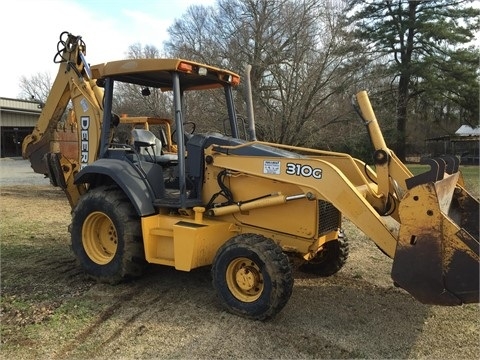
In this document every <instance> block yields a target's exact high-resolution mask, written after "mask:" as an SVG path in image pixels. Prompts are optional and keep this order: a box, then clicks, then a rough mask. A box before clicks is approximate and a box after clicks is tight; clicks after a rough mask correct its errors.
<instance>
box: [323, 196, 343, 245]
mask: <svg viewBox="0 0 480 360" xmlns="http://www.w3.org/2000/svg"><path fill="white" fill-rule="evenodd" d="M339 227H340V211H338V210H337V208H336V207H335V206H333V205H332V204H331V203H329V202H328V201H324V200H319V201H318V236H322V235H324V234H326V233H329V232H330V231H335V230H337V229H338V228H339Z"/></svg>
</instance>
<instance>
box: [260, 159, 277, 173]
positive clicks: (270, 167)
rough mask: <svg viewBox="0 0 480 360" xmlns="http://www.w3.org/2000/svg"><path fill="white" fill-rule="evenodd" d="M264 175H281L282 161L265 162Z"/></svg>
mask: <svg viewBox="0 0 480 360" xmlns="http://www.w3.org/2000/svg"><path fill="white" fill-rule="evenodd" d="M263 173H264V174H274V175H280V161H277V160H265V161H264V162H263Z"/></svg>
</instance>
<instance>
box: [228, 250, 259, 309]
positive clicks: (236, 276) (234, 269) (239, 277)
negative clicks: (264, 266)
mask: <svg viewBox="0 0 480 360" xmlns="http://www.w3.org/2000/svg"><path fill="white" fill-rule="evenodd" d="M226 280H227V285H228V288H229V290H230V291H231V293H232V294H233V295H234V296H235V297H236V298H237V299H238V300H241V301H244V302H253V301H255V300H257V299H258V298H259V297H260V295H261V294H262V291H263V287H264V283H263V276H262V272H261V270H260V268H259V266H258V265H257V264H256V263H255V262H254V261H252V260H250V259H247V258H237V259H234V260H233V261H232V262H231V263H230V264H229V266H228V268H227V273H226Z"/></svg>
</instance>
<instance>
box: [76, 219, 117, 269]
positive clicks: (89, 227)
mask: <svg viewBox="0 0 480 360" xmlns="http://www.w3.org/2000/svg"><path fill="white" fill-rule="evenodd" d="M82 243H83V248H84V249H85V252H86V253H87V255H88V257H89V258H90V260H92V261H93V262H95V263H97V264H99V265H105V264H108V263H109V262H110V261H111V260H112V259H113V257H114V256H115V254H116V252H117V247H118V236H117V231H116V229H115V225H114V224H113V222H112V220H111V219H110V218H109V217H108V216H107V215H106V214H104V213H102V212H99V211H96V212H92V213H91V214H90V215H88V216H87V218H86V219H85V221H84V223H83V228H82Z"/></svg>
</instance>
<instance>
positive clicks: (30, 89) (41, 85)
mask: <svg viewBox="0 0 480 360" xmlns="http://www.w3.org/2000/svg"><path fill="white" fill-rule="evenodd" d="M19 85H20V89H21V92H20V97H21V98H22V99H24V100H35V101H38V102H40V103H45V101H46V100H47V97H48V94H49V92H50V88H51V87H52V79H51V77H50V74H49V73H47V72H44V73H38V74H36V75H33V76H32V77H30V78H27V77H26V76H22V77H21V78H20V84H19Z"/></svg>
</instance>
